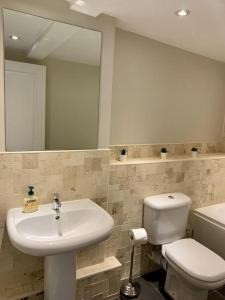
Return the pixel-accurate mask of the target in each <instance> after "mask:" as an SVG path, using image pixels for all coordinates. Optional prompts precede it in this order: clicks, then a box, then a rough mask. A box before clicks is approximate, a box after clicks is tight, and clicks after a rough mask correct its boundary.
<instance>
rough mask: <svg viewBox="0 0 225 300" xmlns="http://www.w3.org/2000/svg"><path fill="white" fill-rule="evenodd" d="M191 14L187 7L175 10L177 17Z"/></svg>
mask: <svg viewBox="0 0 225 300" xmlns="http://www.w3.org/2000/svg"><path fill="white" fill-rule="evenodd" d="M190 14H191V10H189V9H180V10H178V11H176V15H177V16H179V17H186V16H188V15H190Z"/></svg>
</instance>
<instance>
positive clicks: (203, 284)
mask: <svg viewBox="0 0 225 300" xmlns="http://www.w3.org/2000/svg"><path fill="white" fill-rule="evenodd" d="M190 204H191V199H190V198H189V197H188V196H186V195H184V194H182V193H171V194H163V195H157V196H151V197H148V198H145V200H144V227H145V229H146V231H147V233H148V241H149V243H151V244H152V245H161V246H162V255H163V257H164V258H165V260H166V262H167V276H166V283H165V290H166V292H167V293H168V294H169V295H170V296H171V297H172V298H173V299H175V300H206V299H207V296H208V291H209V290H212V289H217V288H219V287H221V286H223V285H224V284H225V261H224V260H223V259H222V258H221V257H220V256H218V255H217V254H215V253H214V252H212V251H211V250H209V249H208V248H206V247H205V246H203V245H201V244H200V243H198V242H197V241H195V240H193V239H183V237H184V236H185V232H186V226H187V221H188V214H189V208H190Z"/></svg>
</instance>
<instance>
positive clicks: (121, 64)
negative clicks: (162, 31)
mask: <svg viewBox="0 0 225 300" xmlns="http://www.w3.org/2000/svg"><path fill="white" fill-rule="evenodd" d="M114 62H115V63H114V79H113V99H112V115H111V140H110V143H111V144H112V145H113V144H147V143H167V142H193V141H215V140H219V139H220V138H221V135H222V128H223V119H224V111H225V64H224V63H220V62H217V61H214V60H211V59H208V58H205V57H203V56H199V55H196V54H192V53H190V52H187V51H183V50H180V49H178V48H174V47H171V46H168V45H165V44H162V43H159V42H156V41H154V40H151V39H148V38H145V37H142V36H139V35H136V34H133V33H130V32H126V31H122V30H117V31H116V42H115V59H114Z"/></svg>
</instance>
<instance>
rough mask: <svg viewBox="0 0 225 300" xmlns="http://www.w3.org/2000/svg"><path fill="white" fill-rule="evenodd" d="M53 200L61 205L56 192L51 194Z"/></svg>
mask: <svg viewBox="0 0 225 300" xmlns="http://www.w3.org/2000/svg"><path fill="white" fill-rule="evenodd" d="M53 201H54V202H56V203H57V205H58V206H59V207H61V202H60V200H59V194H58V193H54V194H53Z"/></svg>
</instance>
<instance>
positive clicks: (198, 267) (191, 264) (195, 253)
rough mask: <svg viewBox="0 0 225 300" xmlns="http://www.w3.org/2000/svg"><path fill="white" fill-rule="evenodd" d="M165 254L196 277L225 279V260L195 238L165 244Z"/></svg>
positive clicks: (207, 279) (210, 279) (210, 280)
mask: <svg viewBox="0 0 225 300" xmlns="http://www.w3.org/2000/svg"><path fill="white" fill-rule="evenodd" d="M165 256H166V257H168V259H170V260H171V261H172V262H173V263H174V264H176V265H177V266H178V267H179V268H180V269H182V270H183V271H184V272H185V273H187V274H188V275H190V276H191V277H194V278H196V279H199V280H202V281H207V282H215V281H220V280H223V279H225V261H224V260H223V259H222V258H221V257H220V256H219V255H217V254H216V253H214V252H213V251H211V250H209V249H208V248H206V247H205V246H203V245H202V244H200V243H198V242H197V241H195V240H193V239H182V240H178V241H175V242H173V243H170V244H167V245H165Z"/></svg>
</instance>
